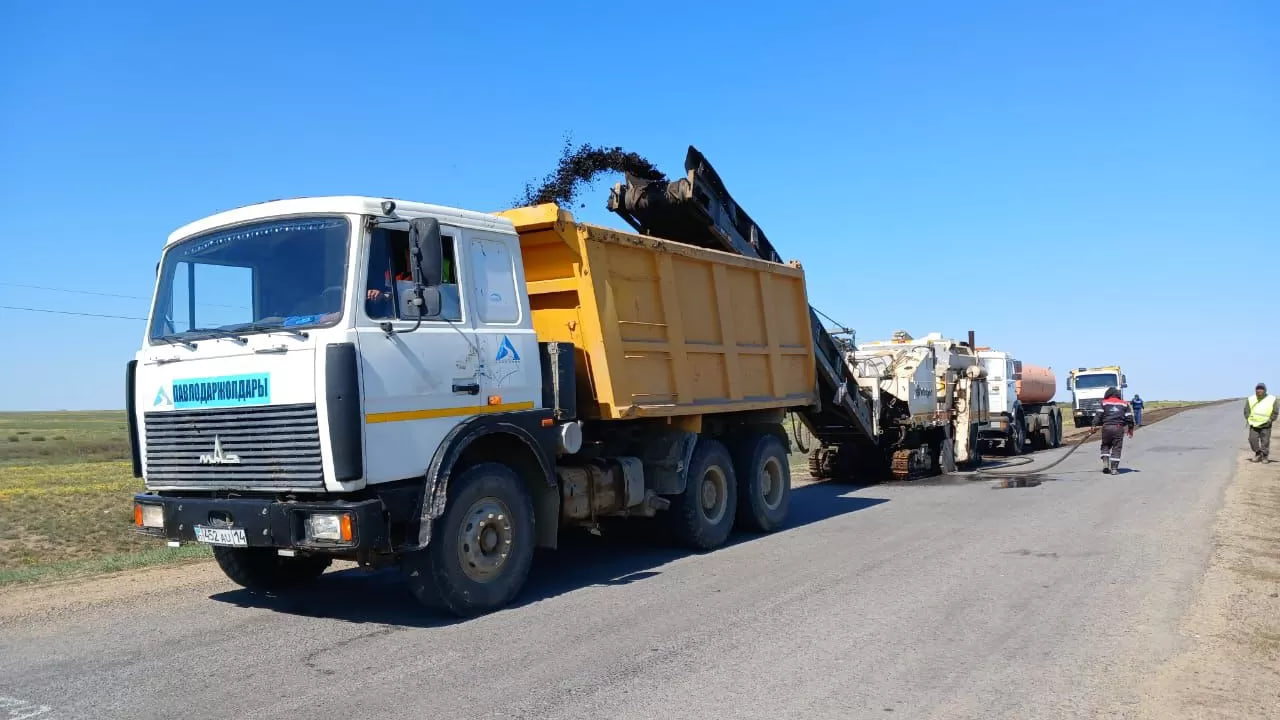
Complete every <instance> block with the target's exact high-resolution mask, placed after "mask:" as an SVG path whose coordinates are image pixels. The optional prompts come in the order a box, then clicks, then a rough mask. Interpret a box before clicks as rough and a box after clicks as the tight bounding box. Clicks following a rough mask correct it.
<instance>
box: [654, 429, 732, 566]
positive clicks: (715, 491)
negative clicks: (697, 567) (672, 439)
mask: <svg viewBox="0 0 1280 720" xmlns="http://www.w3.org/2000/svg"><path fill="white" fill-rule="evenodd" d="M708 485H710V486H711V487H710V488H708ZM704 493H705V494H704ZM737 506H738V481H737V477H736V475H735V473H734V472H733V458H732V457H730V455H729V451H728V450H727V449H725V446H724V445H723V444H722V443H721V442H720V441H719V440H716V439H714V438H710V437H705V436H704V437H700V438H698V446H697V447H696V448H695V449H694V451H693V459H692V461H691V462H690V463H689V480H688V482H687V483H686V484H685V489H684V492H683V493H682V494H680V495H676V496H674V497H672V498H671V508H670V509H669V510H668V517H669V518H670V522H671V531H672V532H673V533H674V534H675V536H676V539H678V540H679V541H680V543H681V544H682V545H685V546H687V547H690V548H692V549H694V550H711V549H713V548H717V547H719V546H721V545H723V544H724V541H725V540H727V539H729V533H730V531H732V530H733V520H734V517H735V516H736V515H737Z"/></svg>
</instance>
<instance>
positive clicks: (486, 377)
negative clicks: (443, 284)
mask: <svg viewBox="0 0 1280 720" xmlns="http://www.w3.org/2000/svg"><path fill="white" fill-rule="evenodd" d="M462 238H463V243H462V246H463V248H464V250H463V264H464V265H466V266H467V267H468V268H470V272H471V278H472V281H471V283H470V284H469V285H468V286H467V287H468V288H470V297H469V298H468V305H469V306H470V307H472V308H474V310H475V312H474V313H472V316H473V322H474V327H475V333H476V337H477V345H478V347H479V350H480V354H481V358H482V360H483V370H482V371H481V373H480V379H481V384H482V387H483V392H484V396H485V402H486V403H488V404H489V407H488V408H487V409H488V410H489V411H491V412H518V411H525V410H533V409H535V408H540V407H541V405H542V370H541V365H540V361H539V356H538V338H537V336H536V335H535V334H534V331H533V321H532V319H531V318H530V315H529V294H528V292H526V291H525V280H524V263H523V262H521V258H520V246H519V240H518V238H517V237H516V236H514V235H510V234H504V233H498V232H489V231H480V230H465V231H463V234H462Z"/></svg>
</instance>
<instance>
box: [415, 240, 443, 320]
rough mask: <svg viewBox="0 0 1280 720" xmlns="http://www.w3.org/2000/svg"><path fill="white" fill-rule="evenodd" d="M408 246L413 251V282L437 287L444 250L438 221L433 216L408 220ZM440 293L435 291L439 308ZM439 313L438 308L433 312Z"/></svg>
mask: <svg viewBox="0 0 1280 720" xmlns="http://www.w3.org/2000/svg"><path fill="white" fill-rule="evenodd" d="M409 247H410V249H411V250H412V251H413V267H412V268H411V269H410V272H412V273H413V281H414V283H416V284H418V285H421V286H423V287H429V288H431V287H437V286H438V285H440V281H441V278H442V272H443V270H442V268H443V266H444V250H443V247H442V245H441V242H440V221H439V220H436V219H435V218H414V219H413V220H410V221H409ZM439 299H440V293H439V292H437V293H436V307H437V308H439V306H440V303H439ZM434 314H436V315H438V314H440V311H439V309H437V310H436V312H435V313H434Z"/></svg>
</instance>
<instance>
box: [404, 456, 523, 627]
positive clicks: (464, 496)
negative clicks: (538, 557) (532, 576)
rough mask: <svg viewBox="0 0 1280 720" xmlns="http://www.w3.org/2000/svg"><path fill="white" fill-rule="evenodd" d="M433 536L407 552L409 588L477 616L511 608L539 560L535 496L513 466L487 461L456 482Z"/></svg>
mask: <svg viewBox="0 0 1280 720" xmlns="http://www.w3.org/2000/svg"><path fill="white" fill-rule="evenodd" d="M448 490H449V499H448V501H447V503H446V504H445V511H444V514H443V515H441V516H440V517H439V518H437V519H436V520H435V522H434V523H433V527H432V529H431V542H430V544H428V545H427V547H426V548H424V549H422V550H419V551H417V552H414V553H412V554H410V555H408V556H406V558H405V560H404V566H403V570H404V572H405V574H406V575H407V576H408V578H409V589H410V590H412V591H413V594H414V596H415V597H416V598H418V600H419V601H420V602H422V603H423V604H424V605H426V606H427V607H429V608H431V609H433V610H445V611H448V612H450V613H453V614H454V615H457V616H459V617H473V616H476V615H482V614H484V613H487V612H492V611H494V610H497V609H499V608H502V607H504V606H506V605H507V604H508V603H510V602H511V600H512V599H514V598H515V596H516V594H517V593H519V592H520V588H521V587H523V586H524V581H525V578H527V577H528V576H529V566H530V565H531V564H532V563H533V546H534V534H533V501H532V500H531V499H530V497H529V493H528V491H527V490H526V489H525V487H524V483H522V482H521V481H520V478H519V477H518V476H517V475H516V474H515V472H514V471H512V470H511V468H509V467H507V466H506V465H501V464H499V463H480V464H478V465H473V466H472V467H470V468H467V469H466V470H465V471H463V472H462V474H461V475H459V476H458V477H456V478H453V479H452V480H450V482H449V488H448Z"/></svg>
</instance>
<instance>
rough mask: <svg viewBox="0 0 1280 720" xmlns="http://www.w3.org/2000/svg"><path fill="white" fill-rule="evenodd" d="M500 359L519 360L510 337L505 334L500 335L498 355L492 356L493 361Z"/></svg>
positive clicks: (518, 354)
mask: <svg viewBox="0 0 1280 720" xmlns="http://www.w3.org/2000/svg"><path fill="white" fill-rule="evenodd" d="M502 360H506V361H507V362H520V353H518V352H516V346H515V345H512V344H511V338H509V337H507V336H506V335H503V336H502V344H501V345H499V346H498V356H497V357H495V358H494V361H495V362H500V361H502Z"/></svg>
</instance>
